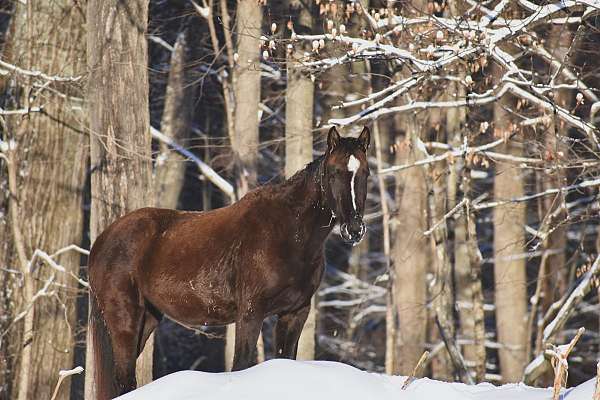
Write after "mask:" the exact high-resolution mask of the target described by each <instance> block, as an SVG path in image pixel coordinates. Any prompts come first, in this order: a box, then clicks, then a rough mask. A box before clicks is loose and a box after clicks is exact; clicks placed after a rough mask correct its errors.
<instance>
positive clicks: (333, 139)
mask: <svg viewBox="0 0 600 400" xmlns="http://www.w3.org/2000/svg"><path fill="white" fill-rule="evenodd" d="M338 143H340V134H339V133H338V131H337V129H335V126H332V127H331V129H330V130H329V133H328V134H327V152H329V153H331V151H332V150H333V149H335V146H337V145H338Z"/></svg>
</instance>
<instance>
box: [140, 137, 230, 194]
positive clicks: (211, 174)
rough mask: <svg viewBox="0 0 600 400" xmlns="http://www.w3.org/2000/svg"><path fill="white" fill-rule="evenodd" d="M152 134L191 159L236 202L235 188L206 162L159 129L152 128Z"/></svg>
mask: <svg viewBox="0 0 600 400" xmlns="http://www.w3.org/2000/svg"><path fill="white" fill-rule="evenodd" d="M150 132H151V133H152V137H153V138H155V139H158V140H160V141H161V142H163V143H166V144H167V145H169V146H170V147H171V148H173V149H174V150H175V151H177V152H179V153H181V154H182V155H184V156H186V157H187V158H188V159H190V160H191V161H192V162H194V164H196V166H197V167H198V169H199V170H200V171H201V172H202V174H203V175H204V176H205V177H206V178H207V179H208V180H209V181H211V182H212V183H213V184H214V185H215V186H216V187H218V188H219V189H221V191H222V192H223V193H225V194H226V195H227V196H229V198H230V199H231V200H232V201H235V191H234V189H233V186H232V185H231V184H230V183H229V182H227V181H226V180H225V179H223V178H222V177H221V176H220V175H219V174H218V173H217V172H216V171H215V170H214V169H212V168H211V167H210V166H209V165H208V164H206V163H205V162H204V161H202V160H200V159H199V158H198V157H196V155H195V154H194V153H192V152H191V151H189V150H188V149H186V148H185V147H183V146H181V145H180V144H179V143H177V142H176V141H175V140H173V139H171V138H170V137H168V136H166V135H165V134H163V133H162V132H160V131H159V130H158V129H156V128H153V127H150Z"/></svg>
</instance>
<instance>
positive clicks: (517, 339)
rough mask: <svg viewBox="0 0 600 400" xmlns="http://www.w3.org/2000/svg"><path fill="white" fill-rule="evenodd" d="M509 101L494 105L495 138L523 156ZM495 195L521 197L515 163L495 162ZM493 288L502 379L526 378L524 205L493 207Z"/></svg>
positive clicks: (496, 197) (521, 187)
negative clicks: (514, 132)
mask: <svg viewBox="0 0 600 400" xmlns="http://www.w3.org/2000/svg"><path fill="white" fill-rule="evenodd" d="M508 102H509V100H506V99H503V100H502V101H498V102H496V104H495V105H494V124H495V134H496V137H503V136H504V137H507V144H505V145H503V149H502V150H501V151H502V152H503V153H506V154H512V155H515V156H520V155H522V154H523V151H522V147H521V146H522V145H521V143H516V142H515V140H514V138H511V139H508V136H509V135H510V134H511V132H510V130H511V124H510V115H509V114H508V113H507V112H506V111H505V110H504V108H503V107H504V106H505V105H507V103H508ZM495 174H496V176H495V180H494V198H495V199H497V200H504V199H510V198H513V197H518V196H522V195H523V193H524V189H523V177H522V176H521V170H520V169H519V168H517V167H516V166H514V165H511V164H505V163H502V162H497V163H496V170H495ZM493 220H494V260H495V261H494V287H495V301H496V331H497V335H498V342H499V343H500V344H501V345H502V347H501V348H500V350H499V355H500V373H501V375H502V380H503V382H518V381H520V380H521V378H522V377H523V368H524V367H525V362H526V357H525V351H526V340H527V339H526V325H527V324H526V322H527V281H526V273H525V272H526V271H525V258H524V257H522V256H521V255H522V253H523V252H524V251H525V237H524V228H523V226H524V224H525V205H524V204H523V203H518V204H517V203H515V204H509V205H506V206H503V207H496V208H494V216H493Z"/></svg>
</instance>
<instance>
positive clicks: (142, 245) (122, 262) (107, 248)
mask: <svg viewBox="0 0 600 400" xmlns="http://www.w3.org/2000/svg"><path fill="white" fill-rule="evenodd" d="M181 214H182V213H181V212H179V211H176V210H169V209H161V208H151V207H147V208H140V209H138V210H135V211H133V212H131V213H129V214H126V215H124V216H123V217H121V218H119V219H117V220H116V221H114V222H113V223H112V224H110V225H109V226H108V227H107V228H106V229H105V230H104V231H103V232H102V233H101V234H100V235H99V236H98V238H96V241H95V242H94V244H93V246H92V249H91V251H90V262H89V267H88V268H89V276H90V282H91V283H92V286H94V283H96V286H97V285H99V284H100V283H101V282H100V280H104V279H102V278H103V277H104V276H106V275H107V274H123V273H126V274H128V275H131V274H132V273H135V269H136V267H137V265H138V264H139V263H140V262H142V261H143V258H145V257H146V256H147V252H148V251H149V249H150V248H151V246H152V244H153V242H155V239H156V236H157V235H159V234H160V232H161V231H162V230H164V229H165V228H166V227H168V226H169V225H170V224H172V223H174V222H175V221H177V220H178V219H180V218H181Z"/></svg>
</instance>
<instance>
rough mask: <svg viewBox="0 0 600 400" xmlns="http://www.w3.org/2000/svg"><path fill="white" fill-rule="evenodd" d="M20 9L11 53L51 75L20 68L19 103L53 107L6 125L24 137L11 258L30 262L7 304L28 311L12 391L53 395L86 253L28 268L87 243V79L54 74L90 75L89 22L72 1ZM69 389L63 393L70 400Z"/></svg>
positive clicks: (17, 156)
mask: <svg viewBox="0 0 600 400" xmlns="http://www.w3.org/2000/svg"><path fill="white" fill-rule="evenodd" d="M14 11H15V13H14V17H13V21H12V24H13V27H14V34H13V35H12V37H11V38H10V41H11V43H12V46H11V49H12V51H11V53H12V54H10V55H9V57H8V59H9V60H10V61H12V62H13V63H14V64H15V65H17V66H19V67H20V68H23V69H25V70H27V71H44V72H45V73H47V75H46V77H45V78H44V77H42V76H37V77H35V76H32V75H28V74H26V73H17V74H16V76H15V77H14V80H13V83H14V87H13V88H14V92H13V93H15V94H16V98H15V101H14V103H13V105H14V106H15V107H16V108H18V107H31V109H35V106H37V105H43V106H44V110H43V112H31V113H29V114H28V115H26V116H25V117H24V116H23V115H16V116H13V117H10V118H8V119H7V121H6V124H5V125H4V126H3V130H4V134H5V135H8V137H7V140H9V139H10V140H13V141H14V143H15V147H14V150H13V151H12V157H11V158H12V165H10V166H9V169H12V171H13V172H14V173H15V174H14V175H13V176H12V177H11V176H10V175H11V174H10V173H9V177H8V180H9V186H10V185H11V184H12V186H13V187H12V189H11V190H10V192H11V194H12V196H11V197H10V199H9V208H10V211H11V212H10V214H11V216H12V218H11V221H10V224H11V225H12V233H13V234H7V235H6V238H7V239H8V240H7V242H6V244H5V245H6V246H8V247H7V248H6V250H8V251H9V253H8V254H9V255H8V257H6V258H5V260H4V261H5V262H6V265H11V264H13V263H14V265H20V266H21V268H24V269H23V279H24V281H25V282H24V285H21V284H20V283H18V282H17V281H16V280H13V278H14V276H11V275H10V274H9V275H8V277H9V279H8V284H7V286H6V287H7V288H11V290H12V295H13V301H11V302H9V303H8V304H6V303H5V305H6V306H7V308H8V309H7V311H8V313H7V315H12V316H13V317H16V316H17V315H18V314H20V313H21V312H26V315H25V316H24V317H23V319H22V321H23V325H22V327H21V330H20V335H11V334H9V335H8V337H7V338H6V341H4V343H3V344H2V346H3V347H4V346H5V345H7V346H10V341H11V339H10V338H13V339H15V340H17V341H19V342H18V343H19V345H18V346H16V347H14V348H13V350H15V351H16V352H17V354H16V357H15V360H18V365H15V364H13V366H14V367H16V370H13V374H14V375H13V376H12V379H13V381H14V382H15V385H14V390H13V397H14V398H18V399H28V398H50V396H51V395H52V392H51V391H52V389H53V383H54V384H55V383H56V381H57V379H58V371H59V370H60V369H68V368H70V367H71V364H72V362H73V349H74V343H75V326H76V320H75V299H76V297H77V291H78V290H79V288H78V286H77V283H76V282H75V281H74V280H73V279H72V278H71V276H69V274H73V275H74V276H77V275H78V274H79V259H80V255H79V254H77V253H65V254H62V255H60V256H57V257H55V261H56V262H57V263H59V264H60V265H62V266H63V267H64V269H65V273H60V274H57V275H56V276H55V277H54V278H52V274H54V273H56V272H55V271H49V270H48V267H47V266H44V265H41V264H40V265H38V263H36V262H34V263H33V265H32V266H33V267H34V268H33V270H30V269H29V268H28V265H27V264H28V262H29V260H30V259H31V258H32V257H33V255H34V252H35V250H36V249H39V250H43V251H45V252H47V253H50V254H51V253H54V252H55V251H57V250H60V249H61V248H63V247H65V246H68V245H71V244H75V245H79V244H80V243H81V238H82V228H83V210H82V208H81V203H82V195H83V188H84V182H85V172H86V159H87V146H86V138H85V135H84V128H83V125H84V122H83V121H82V120H83V117H82V115H81V113H80V112H79V111H77V109H78V108H80V107H81V100H82V99H81V87H80V84H79V83H76V82H77V81H80V79H64V80H63V79H56V78H55V79H52V78H51V76H48V75H56V76H59V75H60V76H73V77H74V76H81V75H82V74H83V72H84V63H83V62H82V61H83V60H84V57H85V48H84V47H83V46H82V38H83V35H84V23H85V21H84V19H83V18H82V15H81V14H80V13H79V11H78V9H77V7H76V6H75V5H73V4H72V2H70V1H61V0H57V1H54V2H50V3H47V2H38V3H35V4H34V3H28V4H27V5H23V4H20V3H19V4H17V5H16V7H15V10H14ZM57 20H60V21H62V24H63V26H64V28H63V29H59V30H56V29H53V27H54V26H55V23H56V21H57ZM59 80H60V81H62V82H58V81H59ZM7 233H8V232H7ZM3 237H4V236H3ZM11 254H12V257H11ZM11 258H12V259H11ZM24 263H25V264H24ZM50 281H52V282H53V283H54V285H63V287H64V289H62V290H58V289H56V288H57V287H59V286H53V288H54V289H53V291H54V292H55V293H56V297H55V298H54V297H51V296H42V297H40V298H39V300H37V301H35V300H34V297H33V295H34V293H36V292H38V291H39V290H41V289H42V288H43V287H44V285H45V284H46V283H47V282H50ZM17 296H18V297H17ZM17 298H19V300H18V301H14V300H15V299H17ZM57 299H58V301H57ZM34 301H35V304H34ZM27 310H28V311H27ZM7 329H10V330H13V329H15V328H12V327H10V326H9V327H7ZM15 332H17V330H16V329H15ZM7 342H8V343H7ZM13 361H14V360H13ZM0 380H2V378H0ZM68 385H69V384H68V383H66V384H65V387H63V390H62V391H61V392H60V394H59V396H60V398H67V397H68V393H69V390H68ZM5 386H8V383H5ZM0 397H1V396H0Z"/></svg>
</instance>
